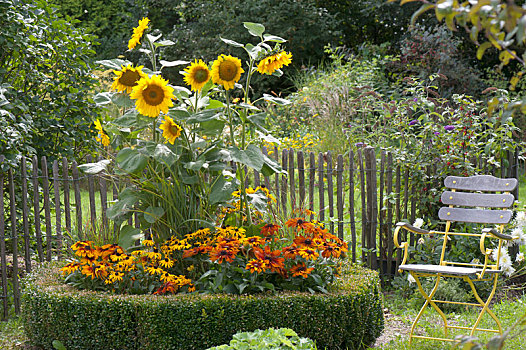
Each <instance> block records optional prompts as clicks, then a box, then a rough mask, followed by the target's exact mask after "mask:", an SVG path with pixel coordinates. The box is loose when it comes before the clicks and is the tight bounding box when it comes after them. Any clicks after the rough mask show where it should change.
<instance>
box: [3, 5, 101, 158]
mask: <svg viewBox="0 0 526 350" xmlns="http://www.w3.org/2000/svg"><path fill="white" fill-rule="evenodd" d="M0 26H1V27H2V28H3V30H2V32H1V33H0V46H1V47H2V55H0V115H1V116H2V117H1V118H0V153H2V154H3V155H5V156H6V158H7V159H8V161H9V162H11V163H16V161H17V158H18V157H20V156H21V155H26V156H27V155H30V156H31V155H35V154H36V155H38V156H44V155H45V156H47V157H48V158H51V159H53V158H55V157H59V156H67V157H70V158H74V157H80V156H82V155H83V153H85V152H86V149H90V148H91V147H92V146H93V143H92V142H91V141H90V140H91V139H92V135H93V130H92V129H91V124H92V119H93V118H95V117H96V116H97V115H98V112H97V110H96V108H95V104H94V103H93V101H92V100H91V99H90V97H89V96H90V92H91V90H92V89H93V87H94V84H95V80H94V79H93V78H92V76H91V74H90V70H91V63H90V62H91V57H92V56H93V54H94V51H93V50H92V49H91V46H90V45H91V42H92V40H93V38H92V37H91V36H88V35H85V34H83V33H82V32H81V31H79V30H77V29H75V27H73V26H72V25H71V24H70V23H67V22H66V21H64V20H61V19H59V18H57V15H56V13H54V12H53V11H52V10H51V8H50V7H49V5H47V4H46V2H45V1H28V0H22V1H14V0H6V1H2V2H1V3H0Z"/></svg>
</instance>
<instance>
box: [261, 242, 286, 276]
mask: <svg viewBox="0 0 526 350" xmlns="http://www.w3.org/2000/svg"><path fill="white" fill-rule="evenodd" d="M254 254H255V255H256V258H258V259H260V260H263V261H265V262H266V264H267V266H268V267H270V270H271V271H274V272H279V271H280V269H282V268H283V264H284V261H285V259H284V258H282V257H280V256H281V251H280V250H274V251H271V250H270V247H269V246H266V247H265V250H262V249H260V248H254Z"/></svg>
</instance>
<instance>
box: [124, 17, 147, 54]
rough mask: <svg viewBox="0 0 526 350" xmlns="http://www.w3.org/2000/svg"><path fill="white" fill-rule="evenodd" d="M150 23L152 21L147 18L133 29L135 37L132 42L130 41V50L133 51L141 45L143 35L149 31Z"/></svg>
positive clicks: (133, 36)
mask: <svg viewBox="0 0 526 350" xmlns="http://www.w3.org/2000/svg"><path fill="white" fill-rule="evenodd" d="M148 23H150V20H149V19H148V18H146V17H143V19H141V20H140V21H139V25H138V26H137V27H135V28H133V35H132V37H131V39H130V41H128V49H129V50H133V49H134V48H135V46H137V44H140V43H141V38H142V35H143V34H144V31H145V30H146V29H148Z"/></svg>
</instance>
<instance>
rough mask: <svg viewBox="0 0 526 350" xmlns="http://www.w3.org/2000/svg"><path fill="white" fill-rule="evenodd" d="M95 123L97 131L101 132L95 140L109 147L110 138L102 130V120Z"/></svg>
mask: <svg viewBox="0 0 526 350" xmlns="http://www.w3.org/2000/svg"><path fill="white" fill-rule="evenodd" d="M93 123H94V124H95V129H97V131H98V132H99V134H98V135H97V137H95V140H97V141H98V142H100V143H102V145H103V146H104V147H106V146H108V145H109V144H110V138H109V137H108V135H106V133H105V132H104V130H103V129H102V124H101V123H100V120H95V121H94V122H93Z"/></svg>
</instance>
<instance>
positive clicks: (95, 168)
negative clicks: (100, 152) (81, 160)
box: [78, 159, 111, 174]
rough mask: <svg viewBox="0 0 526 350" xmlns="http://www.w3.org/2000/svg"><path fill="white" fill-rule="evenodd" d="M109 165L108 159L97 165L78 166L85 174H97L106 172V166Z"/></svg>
mask: <svg viewBox="0 0 526 350" xmlns="http://www.w3.org/2000/svg"><path fill="white" fill-rule="evenodd" d="M110 163H111V160H109V159H103V160H101V161H99V162H97V163H86V164H81V165H79V166H78V168H79V169H80V170H82V171H83V172H84V173H86V174H98V173H100V172H101V171H103V170H106V168H107V167H108V165H109V164H110Z"/></svg>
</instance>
